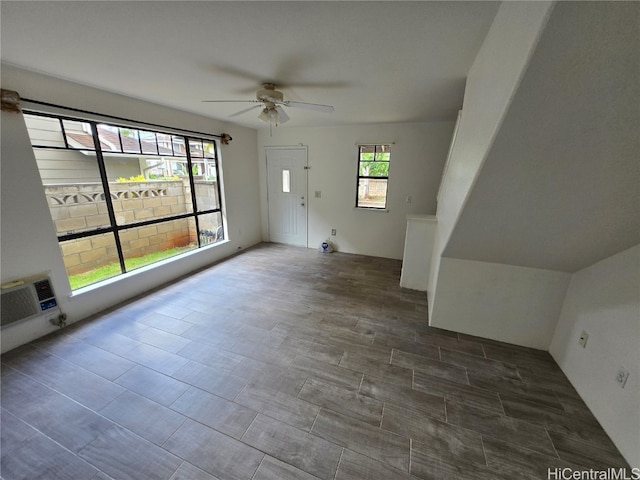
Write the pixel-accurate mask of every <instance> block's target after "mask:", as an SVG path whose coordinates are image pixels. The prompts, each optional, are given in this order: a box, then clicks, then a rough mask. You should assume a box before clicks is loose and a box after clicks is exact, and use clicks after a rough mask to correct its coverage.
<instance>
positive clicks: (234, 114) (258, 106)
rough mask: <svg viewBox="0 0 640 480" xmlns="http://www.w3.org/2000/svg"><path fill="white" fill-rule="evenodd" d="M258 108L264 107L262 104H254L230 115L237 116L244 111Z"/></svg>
mask: <svg viewBox="0 0 640 480" xmlns="http://www.w3.org/2000/svg"><path fill="white" fill-rule="evenodd" d="M256 108H262V105H253V106H252V107H249V108H245V109H243V110H240V111H239V112H236V113H233V114H231V115H229V118H231V117H237V116H238V115H242V114H243V113H247V112H250V111H251V110H254V109H256Z"/></svg>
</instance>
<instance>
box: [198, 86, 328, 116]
mask: <svg viewBox="0 0 640 480" xmlns="http://www.w3.org/2000/svg"><path fill="white" fill-rule="evenodd" d="M276 88H277V87H276V85H275V84H274V83H263V84H262V88H261V89H260V90H258V92H257V93H256V99H255V100H203V102H207V103H258V104H260V105H254V106H252V107H249V108H245V109H244V110H240V111H239V112H236V113H234V114H232V115H230V117H237V116H238V115H242V114H243V113H247V112H249V111H251V110H254V109H256V108H261V109H262V111H261V112H260V114H259V115H258V118H259V119H260V120H262V121H263V122H266V123H268V124H270V125H280V124H282V123H285V122H286V121H287V120H289V115H287V112H285V111H284V108H282V107H292V108H303V109H306V110H315V111H317V112H325V113H331V112H333V110H334V109H333V107H332V106H331V105H320V104H318V103H306V102H292V101H290V100H285V99H284V94H283V93H282V92H281V91H279V90H276Z"/></svg>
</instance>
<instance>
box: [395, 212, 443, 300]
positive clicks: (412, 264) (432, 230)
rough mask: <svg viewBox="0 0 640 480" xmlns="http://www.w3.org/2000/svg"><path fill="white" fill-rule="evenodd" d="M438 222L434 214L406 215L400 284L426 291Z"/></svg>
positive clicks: (404, 286)
mask: <svg viewBox="0 0 640 480" xmlns="http://www.w3.org/2000/svg"><path fill="white" fill-rule="evenodd" d="M437 228H438V222H437V220H436V217H435V215H407V233H406V237H405V240H404V254H403V257H402V274H401V275H400V286H401V287H403V288H410V289H412V290H419V291H421V292H426V291H427V283H428V281H429V270H430V268H431V251H432V250H433V240H434V238H435V236H436V229H437Z"/></svg>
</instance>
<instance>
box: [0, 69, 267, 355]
mask: <svg viewBox="0 0 640 480" xmlns="http://www.w3.org/2000/svg"><path fill="white" fill-rule="evenodd" d="M2 87H3V88H6V89H10V90H16V91H18V92H19V93H20V95H21V96H22V97H24V98H32V99H37V100H42V101H47V102H51V103H56V104H60V105H65V106H71V107H75V108H82V109H86V110H92V111H96V112H100V113H104V114H111V115H117V116H122V117H127V118H131V119H136V120H140V121H145V122H151V123H157V124H161V125H166V126H168V127H177V128H185V129H191V130H196V131H203V132H211V133H222V132H226V133H229V134H230V135H231V136H232V137H233V141H232V142H231V144H230V145H228V146H224V147H223V148H222V152H221V157H222V168H223V182H224V188H225V192H226V202H225V207H226V221H227V227H228V231H229V242H227V243H225V244H223V245H218V246H215V247H212V248H206V249H201V250H198V251H196V252H193V253H191V254H189V255H187V256H186V257H184V258H182V259H179V260H176V261H174V262H171V264H170V265H167V266H165V267H162V268H151V269H140V270H139V271H136V272H133V273H131V274H128V275H127V276H125V277H122V278H121V280H120V281H118V282H113V283H111V284H110V285H108V286H104V287H102V288H99V289H95V290H92V291H89V292H86V293H83V294H80V295H74V296H73V297H70V293H71V291H70V288H69V283H68V281H67V277H66V272H65V269H64V265H63V263H62V257H61V253H60V249H59V247H58V242H57V238H56V233H55V230H54V227H53V223H52V220H51V216H50V214H49V209H48V207H47V203H46V200H45V197H44V192H43V189H42V183H41V181H40V176H39V174H38V170H37V166H36V160H35V157H34V154H33V150H32V149H31V144H30V142H29V137H28V134H27V130H26V127H25V124H24V120H23V118H22V116H21V115H19V114H12V113H6V112H2V131H1V133H2V139H1V140H2V143H1V144H2V152H1V153H2V190H1V194H2V203H1V207H2V214H1V222H2V238H1V242H2V243H1V255H2V272H1V281H2V283H5V282H8V281H11V280H15V279H18V278H22V277H25V276H29V275H34V274H38V273H41V272H47V271H48V272H51V275H52V281H53V287H54V290H55V292H56V294H57V296H58V299H59V303H60V306H61V308H62V310H63V311H64V312H65V313H67V315H68V318H69V322H75V321H77V320H80V319H82V318H85V317H87V316H89V315H91V314H93V313H95V312H98V311H100V310H103V309H105V308H107V307H109V306H111V305H114V304H117V303H119V302H121V301H123V300H125V299H127V298H130V297H133V296H135V295H138V294H140V293H142V292H144V291H146V290H149V289H151V288H154V287H157V286H159V285H161V284H163V283H166V282H168V281H171V280H173V279H175V278H176V277H179V276H181V275H184V274H187V273H189V272H190V271H192V270H194V269H197V268H200V267H203V266H205V265H208V264H210V263H212V262H214V261H216V260H219V259H221V258H223V257H225V256H228V255H231V254H232V253H234V252H236V251H237V249H238V248H241V247H242V248H246V247H249V246H251V245H254V244H256V243H258V242H260V240H261V231H260V213H259V212H260V199H259V194H258V192H259V185H258V181H259V177H258V168H257V163H256V150H257V143H256V138H257V135H256V131H255V130H252V129H247V128H242V127H237V126H233V125H231V124H226V123H222V122H218V121H215V120H211V119H207V118H204V117H199V116H196V115H193V114H189V113H186V112H181V111H177V110H173V109H170V108H166V107H162V106H159V105H154V104H150V103H146V102H143V101H140V100H135V99H131V98H126V97H122V96H119V95H115V94H112V93H109V92H105V91H100V90H96V89H92V88H89V87H85V86H80V85H77V84H73V83H70V82H66V81H63V80H59V79H54V78H51V77H46V76H42V75H38V74H35V73H31V72H26V71H24V70H19V69H16V68H13V67H8V66H4V65H3V67H2ZM55 328H56V327H53V326H52V325H49V324H48V323H47V322H46V320H42V319H37V320H33V321H28V322H23V323H21V324H19V325H16V326H14V327H11V328H10V329H4V330H3V332H2V351H6V350H8V349H10V348H13V347H15V346H18V345H20V344H23V343H26V342H28V341H30V340H32V339H34V338H37V337H39V336H41V335H44V334H46V333H48V332H50V331H52V330H53V329H55Z"/></svg>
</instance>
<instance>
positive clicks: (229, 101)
mask: <svg viewBox="0 0 640 480" xmlns="http://www.w3.org/2000/svg"><path fill="white" fill-rule="evenodd" d="M200 101H201V102H203V103H262V102H260V101H258V100H200Z"/></svg>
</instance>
